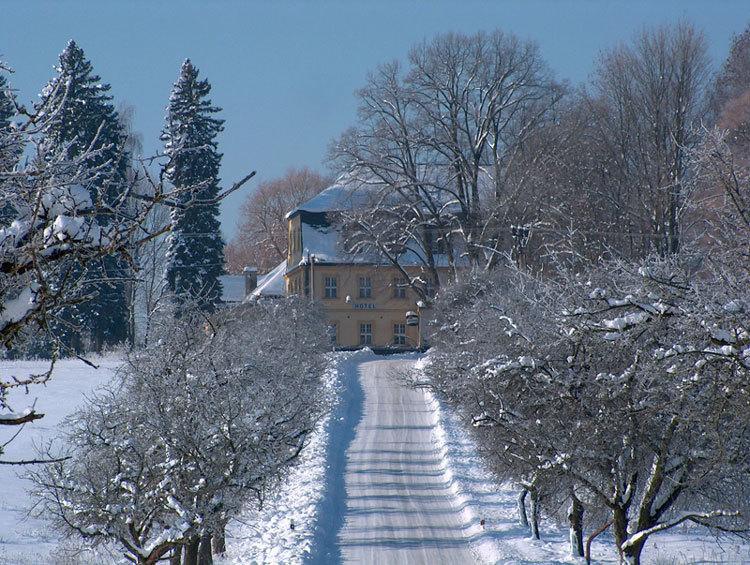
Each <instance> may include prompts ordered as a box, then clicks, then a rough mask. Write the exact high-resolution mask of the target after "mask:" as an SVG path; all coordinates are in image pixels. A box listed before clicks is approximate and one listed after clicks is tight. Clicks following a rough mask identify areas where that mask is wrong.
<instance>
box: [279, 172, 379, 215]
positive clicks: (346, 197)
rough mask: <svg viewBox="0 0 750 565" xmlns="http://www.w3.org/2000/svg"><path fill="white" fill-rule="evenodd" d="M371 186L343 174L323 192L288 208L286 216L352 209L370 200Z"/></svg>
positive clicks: (372, 186) (371, 194)
mask: <svg viewBox="0 0 750 565" xmlns="http://www.w3.org/2000/svg"><path fill="white" fill-rule="evenodd" d="M373 188H375V187H374V185H369V184H365V183H363V182H362V181H359V180H356V179H355V178H354V177H353V176H351V175H347V174H344V175H341V176H340V177H339V178H337V179H336V182H335V183H333V184H332V185H331V186H329V187H328V188H326V189H325V190H324V191H323V192H320V193H319V194H317V195H315V196H313V197H312V198H311V199H310V200H308V201H307V202H305V203H303V204H300V205H299V206H297V207H296V208H294V209H293V210H290V211H289V212H288V213H287V215H286V217H287V218H291V217H292V216H294V215H295V214H297V213H298V212H312V213H323V212H337V211H342V210H353V209H355V208H359V207H361V206H365V205H367V204H368V203H369V202H370V201H371V199H372V197H373Z"/></svg>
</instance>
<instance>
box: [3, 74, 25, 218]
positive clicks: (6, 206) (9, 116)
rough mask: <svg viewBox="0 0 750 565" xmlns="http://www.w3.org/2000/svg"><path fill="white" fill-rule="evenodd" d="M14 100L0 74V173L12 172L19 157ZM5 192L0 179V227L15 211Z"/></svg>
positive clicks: (8, 86) (13, 215)
mask: <svg viewBox="0 0 750 565" xmlns="http://www.w3.org/2000/svg"><path fill="white" fill-rule="evenodd" d="M0 71H1V69H0ZM14 99H15V96H14V94H13V91H12V90H11V88H10V84H8V79H7V78H6V77H5V75H4V74H2V72H0V172H4V171H10V170H12V169H13V167H14V166H15V165H16V163H17V162H18V158H19V157H20V155H21V147H20V142H19V140H18V137H17V136H16V135H14V131H13V122H12V120H13V116H15V114H16V109H15V104H14ZM5 192H6V188H5V187H4V186H3V185H2V179H1V178H0V226H7V225H9V224H10V223H11V222H12V221H13V220H14V218H15V210H14V209H13V206H11V205H10V203H9V202H8V201H7V200H6V194H5Z"/></svg>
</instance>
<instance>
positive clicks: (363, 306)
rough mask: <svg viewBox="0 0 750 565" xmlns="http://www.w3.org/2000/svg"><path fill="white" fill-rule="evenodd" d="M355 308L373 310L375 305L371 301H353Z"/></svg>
mask: <svg viewBox="0 0 750 565" xmlns="http://www.w3.org/2000/svg"><path fill="white" fill-rule="evenodd" d="M353 306H354V309H355V310H375V305H374V304H372V303H363V302H360V303H356V302H355V303H354V304H353Z"/></svg>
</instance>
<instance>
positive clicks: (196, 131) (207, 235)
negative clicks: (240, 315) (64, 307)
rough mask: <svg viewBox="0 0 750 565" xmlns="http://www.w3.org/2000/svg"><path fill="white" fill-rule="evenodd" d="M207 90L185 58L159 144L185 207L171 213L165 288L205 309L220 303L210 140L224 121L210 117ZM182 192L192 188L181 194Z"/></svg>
mask: <svg viewBox="0 0 750 565" xmlns="http://www.w3.org/2000/svg"><path fill="white" fill-rule="evenodd" d="M210 92H211V85H210V84H209V82H208V80H206V79H203V80H199V79H198V69H197V68H195V67H194V66H193V64H192V63H191V62H190V60H189V59H187V60H186V61H185V62H184V63H183V64H182V68H181V69H180V76H179V78H178V79H177V82H175V84H174V88H173V89H172V95H171V96H170V100H169V107H168V109H167V120H166V126H165V128H164V132H163V134H162V139H163V141H164V142H165V154H166V155H167V156H168V157H169V162H168V163H167V165H166V168H165V174H166V178H167V180H169V182H170V183H172V185H173V186H174V187H175V188H177V189H182V191H181V192H180V197H179V198H180V199H181V201H184V202H188V201H192V204H191V205H190V206H185V207H183V208H177V209H174V210H173V211H172V229H171V232H170V234H169V249H168V251H167V261H168V262H167V269H166V280H167V285H168V287H169V289H170V291H171V292H172V293H174V294H175V295H176V296H177V297H178V298H179V297H184V296H193V297H199V298H200V300H201V302H202V303H203V304H204V305H205V307H207V308H212V307H213V305H215V304H216V303H218V302H219V301H220V300H221V291H222V289H221V281H220V280H219V276H221V275H222V274H223V273H224V242H223V241H222V237H221V230H220V224H219V203H218V202H217V201H216V196H217V195H218V193H219V166H220V164H221V153H219V152H218V151H217V142H216V137H217V136H218V134H219V133H220V132H221V131H222V130H223V129H224V128H223V125H222V124H223V123H224V121H223V120H221V119H218V118H216V117H214V114H216V113H218V112H219V111H220V108H217V107H216V106H213V105H212V103H211V100H210V99H209V98H208V96H209V94H210ZM185 187H193V189H192V190H191V191H185V190H184V189H185Z"/></svg>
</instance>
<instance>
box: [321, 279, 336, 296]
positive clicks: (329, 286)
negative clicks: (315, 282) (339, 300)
mask: <svg viewBox="0 0 750 565" xmlns="http://www.w3.org/2000/svg"><path fill="white" fill-rule="evenodd" d="M336 290H337V282H336V277H326V278H325V289H324V294H323V298H336V296H337V293H336Z"/></svg>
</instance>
